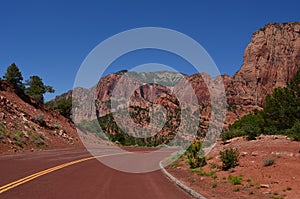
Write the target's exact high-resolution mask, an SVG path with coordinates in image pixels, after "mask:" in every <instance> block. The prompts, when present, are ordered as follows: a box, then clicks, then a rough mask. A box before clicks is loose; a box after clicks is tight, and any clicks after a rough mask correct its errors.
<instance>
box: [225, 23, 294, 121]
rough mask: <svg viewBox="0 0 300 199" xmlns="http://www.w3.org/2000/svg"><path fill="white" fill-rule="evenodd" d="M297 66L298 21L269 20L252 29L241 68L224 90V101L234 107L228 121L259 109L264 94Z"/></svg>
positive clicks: (269, 91)
mask: <svg viewBox="0 0 300 199" xmlns="http://www.w3.org/2000/svg"><path fill="white" fill-rule="evenodd" d="M299 66H300V23H299V22H298V23H283V24H277V23H270V24H267V25H266V26H265V27H263V28H261V29H260V30H258V31H256V32H255V33H254V34H253V36H252V39H251V41H250V43H249V45H248V46H247V48H246V50H245V52H244V63H243V65H242V67H241V69H240V70H239V71H238V72H237V73H236V74H235V75H234V76H233V78H232V81H231V82H230V84H229V85H228V87H227V89H226V90H227V99H228V104H229V106H230V107H234V109H235V110H233V112H234V115H235V117H234V115H231V118H230V117H229V119H228V120H229V123H232V122H233V121H234V120H236V119H238V117H241V116H243V115H245V114H247V113H249V112H251V111H252V110H253V109H257V108H258V109H260V108H261V107H262V106H263V103H264V101H265V98H266V95H267V94H270V93H272V91H273V90H274V88H277V87H284V86H286V84H287V83H288V82H289V81H290V79H291V78H292V77H293V76H294V75H295V73H296V71H297V70H298V69H299ZM230 114H231V113H230Z"/></svg>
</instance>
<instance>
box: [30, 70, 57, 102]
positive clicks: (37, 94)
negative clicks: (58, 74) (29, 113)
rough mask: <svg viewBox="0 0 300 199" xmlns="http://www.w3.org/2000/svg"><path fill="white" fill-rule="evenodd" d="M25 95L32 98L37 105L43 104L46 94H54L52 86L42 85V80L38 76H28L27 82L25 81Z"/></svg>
mask: <svg viewBox="0 0 300 199" xmlns="http://www.w3.org/2000/svg"><path fill="white" fill-rule="evenodd" d="M25 85H26V86H27V87H26V89H25V93H26V94H27V95H29V96H30V97H31V98H33V99H34V100H35V101H36V102H37V103H38V104H43V103H44V96H43V95H44V94H45V93H46V92H49V93H54V89H53V87H52V86H46V85H44V83H43V81H42V78H40V77H39V76H36V75H35V76H30V79H29V80H26V83H25Z"/></svg>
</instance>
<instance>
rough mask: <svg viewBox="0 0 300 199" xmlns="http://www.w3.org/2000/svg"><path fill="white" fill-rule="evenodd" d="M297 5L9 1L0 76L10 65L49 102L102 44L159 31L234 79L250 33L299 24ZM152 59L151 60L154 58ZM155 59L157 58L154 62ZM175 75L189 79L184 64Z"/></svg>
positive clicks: (146, 58)
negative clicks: (46, 88)
mask: <svg viewBox="0 0 300 199" xmlns="http://www.w3.org/2000/svg"><path fill="white" fill-rule="evenodd" d="M299 8H300V1H299V0H286V1H281V0H260V1H259V0H251V1H241V0H236V1H230V0H224V1H222V0H220V1H208V0H207V1H205V0H194V1H189V0H187V1H179V0H178V1H176V0H172V1H167V0H160V1H157V0H151V1H150V0H149V1H143V0H119V1H114V0H109V1H100V0H95V1H89V0H86V1H75V0H61V1H58V0H49V1H43V0H36V1H32V0H26V1H23V0H19V1H16V0H10V1H4V0H3V1H0V74H1V76H2V75H3V73H4V72H5V70H6V67H7V66H8V65H10V64H11V63H13V62H15V63H16V64H17V65H18V66H19V68H20V70H21V72H22V73H23V76H24V78H25V79H28V78H29V76H30V75H39V76H40V77H42V78H43V80H44V83H45V84H47V85H52V86H53V87H54V89H55V90H56V93H54V94H47V95H46V96H45V97H46V99H47V100H49V99H51V98H53V97H54V96H55V95H57V94H61V93H63V92H65V91H67V90H69V89H71V88H72V87H73V84H74V79H75V76H76V73H77V70H78V69H79V67H80V65H81V63H82V62H83V60H84V59H85V57H86V56H87V55H88V53H89V52H90V51H91V50H92V49H93V48H95V47H96V46H97V45H98V44H99V43H100V42H101V41H103V40H105V39H107V38H109V37H110V36H113V35H114V34H117V33H119V32H122V31H125V30H128V29H132V28H139V27H149V26H150V27H164V28H170V29H174V30H176V31H179V32H182V33H184V34H186V35H188V36H190V37H192V38H193V39H195V40H196V41H197V42H199V43H200V44H201V45H202V46H203V47H204V48H205V49H206V50H207V52H208V53H209V54H210V56H211V57H212V58H213V60H214V61H215V63H216V64H217V66H218V68H219V70H220V72H221V73H227V74H229V75H233V74H234V73H235V72H236V71H237V70H238V69H239V68H240V66H241V65H242V61H243V60H242V58H243V53H244V50H245V47H246V46H247V44H248V43H249V41H250V39H251V36H252V33H253V32H255V31H256V30H258V29H259V28H261V27H263V26H264V25H265V24H267V23H269V22H288V21H300V11H299ZM136 54H137V55H136V57H137V58H136V59H135V58H134V56H129V58H127V59H123V61H122V59H120V60H121V61H120V60H119V61H118V62H116V63H117V65H115V67H111V69H110V70H111V71H109V70H108V71H107V72H114V71H116V70H118V69H122V68H126V67H128V66H131V67H132V66H133V65H136V64H143V62H144V63H148V62H163V63H162V64H176V62H177V61H174V60H173V61H172V62H169V59H171V57H170V56H163V55H162V56H161V57H162V58H161V59H160V58H159V57H160V56H159V55H158V52H149V53H148V54H145V52H141V53H136ZM152 55H153V56H152ZM153 57H155V59H154V60H152V59H153ZM177 67H178V69H179V70H180V69H182V71H181V72H185V73H188V74H191V73H193V71H192V70H185V66H184V62H182V63H181V62H180V61H178V63H177Z"/></svg>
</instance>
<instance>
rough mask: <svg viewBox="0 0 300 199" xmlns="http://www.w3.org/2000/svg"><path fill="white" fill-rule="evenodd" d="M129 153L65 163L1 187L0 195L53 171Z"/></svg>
mask: <svg viewBox="0 0 300 199" xmlns="http://www.w3.org/2000/svg"><path fill="white" fill-rule="evenodd" d="M128 153H132V152H122V153H113V154H106V155H100V156H93V157H88V158H83V159H79V160H74V161H72V162H68V163H64V164H61V165H58V166H55V167H52V168H49V169H46V170H43V171H40V172H38V173H35V174H32V175H30V176H27V177H24V178H21V179H19V180H16V181H14V182H11V183H9V184H7V185H4V186H2V187H0V194H1V193H3V192H6V191H8V190H10V189H12V188H14V187H17V186H19V185H21V184H24V183H26V182H29V181H31V180H33V179H35V178H38V177H40V176H43V175H46V174H48V173H51V172H53V171H56V170H59V169H62V168H65V167H68V166H71V165H74V164H77V163H80V162H84V161H88V160H92V159H96V158H103V157H108V156H114V155H122V154H128Z"/></svg>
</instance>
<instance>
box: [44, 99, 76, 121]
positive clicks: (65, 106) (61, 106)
mask: <svg viewBox="0 0 300 199" xmlns="http://www.w3.org/2000/svg"><path fill="white" fill-rule="evenodd" d="M46 106H48V107H49V108H51V109H53V110H56V111H58V112H59V113H60V114H61V115H63V116H64V117H65V118H68V119H69V120H70V121H71V120H72V119H71V115H72V98H68V99H66V98H62V99H58V100H52V101H49V102H47V103H46Z"/></svg>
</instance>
